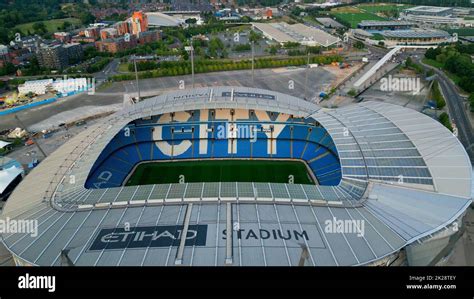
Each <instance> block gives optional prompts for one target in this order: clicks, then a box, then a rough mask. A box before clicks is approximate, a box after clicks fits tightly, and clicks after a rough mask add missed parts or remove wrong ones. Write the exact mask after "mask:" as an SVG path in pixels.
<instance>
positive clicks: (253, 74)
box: [252, 40, 255, 87]
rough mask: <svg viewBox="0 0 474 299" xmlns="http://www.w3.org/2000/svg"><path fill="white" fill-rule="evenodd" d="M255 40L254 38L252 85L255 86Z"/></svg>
mask: <svg viewBox="0 0 474 299" xmlns="http://www.w3.org/2000/svg"><path fill="white" fill-rule="evenodd" d="M254 78H255V41H253V40H252V87H255V81H254Z"/></svg>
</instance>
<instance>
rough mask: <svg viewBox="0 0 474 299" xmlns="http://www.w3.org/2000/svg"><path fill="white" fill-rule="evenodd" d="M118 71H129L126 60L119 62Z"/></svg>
mask: <svg viewBox="0 0 474 299" xmlns="http://www.w3.org/2000/svg"><path fill="white" fill-rule="evenodd" d="M118 71H119V72H122V73H129V72H130V71H129V70H128V62H124V63H120V64H119V67H118Z"/></svg>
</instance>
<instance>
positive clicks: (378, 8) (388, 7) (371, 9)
mask: <svg viewBox="0 0 474 299" xmlns="http://www.w3.org/2000/svg"><path fill="white" fill-rule="evenodd" d="M357 7H358V8H360V9H361V10H364V11H366V12H370V13H377V12H381V11H389V10H398V11H403V10H404V9H407V8H410V7H413V5H394V4H380V5H364V4H361V5H358V6H357Z"/></svg>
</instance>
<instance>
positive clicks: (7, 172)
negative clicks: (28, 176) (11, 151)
mask: <svg viewBox="0 0 474 299" xmlns="http://www.w3.org/2000/svg"><path fill="white" fill-rule="evenodd" d="M22 173H23V170H22V169H21V168H18V167H15V166H12V167H10V168H5V169H3V170H0V194H1V193H3V191H5V189H7V187H8V186H9V185H10V184H11V182H13V180H15V178H16V177H17V176H18V175H20V174H22Z"/></svg>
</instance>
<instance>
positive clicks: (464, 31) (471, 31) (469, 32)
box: [446, 28, 474, 36]
mask: <svg viewBox="0 0 474 299" xmlns="http://www.w3.org/2000/svg"><path fill="white" fill-rule="evenodd" d="M446 31H448V32H449V34H453V33H454V32H456V33H457V34H458V35H459V36H474V28H461V29H448V30H446Z"/></svg>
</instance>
